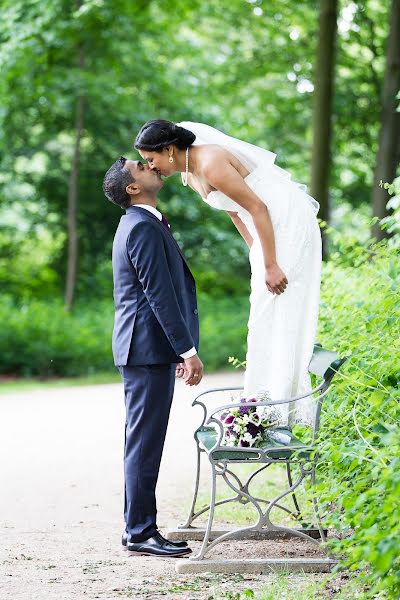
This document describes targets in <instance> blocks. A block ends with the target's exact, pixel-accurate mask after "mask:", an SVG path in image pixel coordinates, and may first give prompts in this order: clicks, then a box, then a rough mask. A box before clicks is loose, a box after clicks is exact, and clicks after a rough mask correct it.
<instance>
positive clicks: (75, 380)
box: [0, 370, 121, 394]
mask: <svg viewBox="0 0 400 600" xmlns="http://www.w3.org/2000/svg"><path fill="white" fill-rule="evenodd" d="M120 381H121V376H120V374H119V373H118V371H117V370H115V372H113V371H106V372H104V373H94V374H93V375H85V376H83V377H49V379H34V378H32V379H30V378H26V379H25V378H15V379H8V378H0V393H1V394H12V393H13V392H25V391H31V390H39V389H43V388H62V387H71V386H81V385H101V384H106V383H120Z"/></svg>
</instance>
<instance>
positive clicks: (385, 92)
mask: <svg viewBox="0 0 400 600" xmlns="http://www.w3.org/2000/svg"><path fill="white" fill-rule="evenodd" d="M399 90H400V0H392V9H391V14H390V31H389V37H388V41H387V50H386V72H385V78H384V82H383V89H382V110H381V129H380V133H379V148H378V152H377V156H376V167H375V176H374V187H373V191H372V210H373V215H374V216H375V217H378V218H379V219H383V217H385V216H386V215H387V211H386V203H387V200H388V198H387V192H386V190H385V189H384V188H383V187H381V186H380V185H379V181H380V180H381V179H382V180H383V181H384V182H386V181H389V182H390V181H392V180H393V179H394V178H395V176H396V169H397V166H398V164H399V146H400V142H399V140H400V112H398V111H397V104H398V101H397V100H396V96H397V94H398V92H399ZM372 234H373V235H374V236H375V237H376V238H377V239H378V240H380V239H382V238H383V237H384V236H385V235H386V232H385V231H384V230H382V229H381V228H380V227H379V223H376V224H375V225H374V226H373V228H372Z"/></svg>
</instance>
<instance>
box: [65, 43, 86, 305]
mask: <svg viewBox="0 0 400 600" xmlns="http://www.w3.org/2000/svg"><path fill="white" fill-rule="evenodd" d="M84 68H85V50H84V47H83V44H81V45H80V47H79V69H80V71H81V72H82V73H83V70H84ZM84 109H85V96H84V95H83V93H82V92H80V93H79V95H78V97H77V99H76V106H75V123H74V129H75V143H74V149H73V156H72V165H71V172H70V176H69V184H68V219H67V221H68V257H67V277H66V283H65V308H66V309H67V310H71V308H72V305H73V302H74V296H75V287H76V276H77V268H78V223H77V205H78V183H79V168H80V158H81V140H82V136H83V127H84Z"/></svg>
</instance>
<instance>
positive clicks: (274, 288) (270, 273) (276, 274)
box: [265, 263, 288, 295]
mask: <svg viewBox="0 0 400 600" xmlns="http://www.w3.org/2000/svg"><path fill="white" fill-rule="evenodd" d="M265 283H266V285H267V288H268V290H269V291H270V292H271V293H272V294H278V295H279V294H283V292H284V291H285V289H286V286H287V284H288V280H287V279H286V275H285V273H284V272H283V271H282V269H280V267H279V266H278V265H277V264H276V263H275V264H273V265H271V266H270V267H266V269H265Z"/></svg>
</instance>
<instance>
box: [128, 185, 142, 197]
mask: <svg viewBox="0 0 400 600" xmlns="http://www.w3.org/2000/svg"><path fill="white" fill-rule="evenodd" d="M125 191H126V193H127V194H129V196H136V194H139V193H140V189H139V188H138V186H137V185H136V183H130V184H129V185H127V186H126V188H125Z"/></svg>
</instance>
